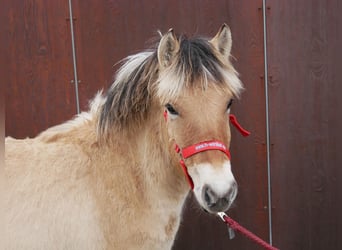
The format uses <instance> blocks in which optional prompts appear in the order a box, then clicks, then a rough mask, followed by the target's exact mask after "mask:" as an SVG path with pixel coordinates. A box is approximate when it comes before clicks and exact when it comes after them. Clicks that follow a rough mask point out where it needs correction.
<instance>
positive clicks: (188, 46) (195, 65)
mask: <svg viewBox="0 0 342 250" xmlns="http://www.w3.org/2000/svg"><path fill="white" fill-rule="evenodd" d="M216 53H217V52H216V51H215V50H214V49H213V47H212V46H211V45H210V43H209V42H208V40H207V39H204V38H195V39H187V38H186V37H181V38H180V51H179V53H178V55H177V57H176V58H175V60H174V62H173V63H172V64H171V66H170V67H168V68H166V69H165V70H164V71H163V72H161V74H160V75H159V83H160V84H159V86H158V95H159V97H160V98H161V99H162V100H164V101H166V100H170V99H177V96H178V95H179V94H180V92H181V91H182V90H183V89H184V87H185V88H192V87H200V88H202V89H206V88H207V87H208V84H209V82H210V83H215V84H218V85H220V86H222V87H227V88H228V89H229V90H230V91H231V92H232V94H233V95H235V96H237V97H238V96H239V94H240V92H241V90H242V89H243V87H242V83H241V82H240V80H239V78H238V74H237V72H236V71H235V70H234V68H233V66H232V65H231V64H230V62H229V60H228V58H227V61H226V62H222V61H221V60H220V59H219V58H218V57H217V56H216Z"/></svg>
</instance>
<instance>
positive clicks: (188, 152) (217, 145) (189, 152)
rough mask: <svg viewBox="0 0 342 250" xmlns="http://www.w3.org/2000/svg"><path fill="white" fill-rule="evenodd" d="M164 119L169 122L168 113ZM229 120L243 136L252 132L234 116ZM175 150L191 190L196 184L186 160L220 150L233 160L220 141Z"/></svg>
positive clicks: (200, 143)
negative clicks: (205, 152) (196, 155)
mask: <svg viewBox="0 0 342 250" xmlns="http://www.w3.org/2000/svg"><path fill="white" fill-rule="evenodd" d="M164 118H165V121H167V111H166V110H165V111H164ZM229 119H230V122H231V123H232V124H233V125H234V126H235V127H236V128H237V129H238V130H239V132H240V133H241V134H242V135H243V136H249V135H250V132H249V131H247V130H245V129H244V128H242V126H241V125H240V124H239V122H238V121H237V119H236V117H235V116H234V115H229ZM175 150H176V152H177V153H178V154H180V157H181V159H180V161H179V163H180V165H181V167H182V169H183V172H184V175H185V177H186V179H187V181H188V183H189V185H190V188H191V189H194V182H193V180H192V178H191V176H190V175H189V172H188V168H187V167H186V165H185V162H184V160H185V159H187V158H189V157H191V156H193V155H195V154H197V153H200V152H203V151H208V150H219V151H222V152H223V153H225V154H226V155H227V157H228V159H229V160H230V159H231V156H230V151H229V149H228V148H227V147H226V146H225V145H224V143H223V142H220V141H216V140H212V141H203V142H199V143H196V144H193V145H190V146H188V147H185V148H182V149H181V148H180V147H179V146H178V145H177V144H175Z"/></svg>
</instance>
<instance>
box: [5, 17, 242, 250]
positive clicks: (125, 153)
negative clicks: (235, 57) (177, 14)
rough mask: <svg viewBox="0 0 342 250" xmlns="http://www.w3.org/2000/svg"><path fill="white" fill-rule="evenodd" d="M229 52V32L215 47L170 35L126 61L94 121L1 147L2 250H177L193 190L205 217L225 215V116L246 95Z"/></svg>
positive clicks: (96, 107) (228, 198)
mask: <svg viewBox="0 0 342 250" xmlns="http://www.w3.org/2000/svg"><path fill="white" fill-rule="evenodd" d="M231 46H232V39H231V32H230V29H229V27H228V26H227V25H225V24H224V25H223V26H222V27H221V28H220V30H219V32H218V33H217V34H216V36H215V37H213V38H212V39H210V40H208V39H205V38H200V37H197V38H191V39H189V38H187V37H185V36H176V35H175V33H174V31H173V30H172V29H171V30H169V31H168V32H167V33H166V34H164V35H163V36H162V37H161V39H160V41H159V42H158V44H157V46H156V48H155V49H152V50H149V51H145V52H142V53H138V54H136V55H132V56H129V57H127V58H126V60H125V62H124V63H123V65H122V67H121V68H120V69H119V71H118V72H117V75H116V80H115V82H114V83H113V85H112V86H111V87H110V89H109V90H108V92H107V94H105V95H104V94H102V93H99V94H97V96H96V97H95V98H94V100H93V101H92V103H91V104H90V109H89V111H88V112H83V113H81V114H80V115H78V116H77V117H76V118H75V119H73V120H71V121H68V122H66V123H63V124H61V125H58V126H55V127H52V128H50V129H47V130H46V131H44V132H42V133H41V134H40V135H38V136H37V137H36V138H32V139H24V140H16V139H13V138H6V144H5V151H6V153H5V155H6V157H5V163H6V167H5V178H4V185H3V190H4V192H3V199H2V201H3V202H2V203H3V204H2V205H1V209H2V211H1V213H2V214H3V215H4V224H2V227H3V228H4V232H3V233H2V238H3V239H2V240H1V243H0V244H1V245H0V248H1V249H49V250H51V249H82V250H84V249H92V250H93V249H120V250H121V249H139V250H141V249H148V250H151V249H170V248H171V247H172V244H173V241H174V238H175V235H176V232H177V229H178V226H179V223H180V217H181V211H182V206H183V203H184V200H185V198H186V196H187V193H188V192H189V185H188V184H190V187H191V188H192V189H193V192H194V194H195V197H196V199H197V201H198V203H199V204H200V206H201V207H202V208H203V209H204V210H206V211H208V212H209V213H212V214H216V213H217V212H219V211H225V210H227V209H228V208H229V207H230V206H231V204H232V202H233V201H234V199H235V197H236V194H237V185H236V182H235V180H234V177H233V174H232V172H231V165H230V154H229V150H228V148H229V145H230V139H231V136H230V125H229V119H228V115H229V112H230V106H231V104H232V100H233V98H234V97H237V96H239V93H240V92H241V89H242V84H241V82H240V80H239V79H238V76H237V72H236V71H235V70H234V68H233V66H232V64H231V62H230V59H229V58H230V52H231ZM184 174H185V177H184ZM186 180H188V183H187V181H186Z"/></svg>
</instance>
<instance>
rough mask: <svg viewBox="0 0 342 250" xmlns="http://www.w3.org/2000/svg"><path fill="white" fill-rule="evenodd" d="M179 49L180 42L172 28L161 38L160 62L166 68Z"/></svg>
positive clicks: (159, 47) (159, 48)
mask: <svg viewBox="0 0 342 250" xmlns="http://www.w3.org/2000/svg"><path fill="white" fill-rule="evenodd" d="M178 51H179V42H178V40H177V37H176V35H175V32H174V31H173V29H170V30H169V31H168V32H167V33H166V34H165V35H163V36H162V38H161V39H160V43H159V46H158V61H159V64H160V65H161V66H162V67H164V68H165V67H168V66H170V65H171V63H172V61H173V59H174V58H175V55H176V54H177V52H178Z"/></svg>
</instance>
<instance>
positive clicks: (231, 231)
mask: <svg viewBox="0 0 342 250" xmlns="http://www.w3.org/2000/svg"><path fill="white" fill-rule="evenodd" d="M217 215H218V216H219V217H220V218H221V219H222V220H223V222H224V223H226V224H227V222H226V220H225V219H224V217H225V216H228V215H227V214H226V213H225V212H218V213H217ZM227 227H228V234H229V239H230V240H232V239H234V238H235V231H234V229H233V228H231V227H230V226H229V224H227Z"/></svg>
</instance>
